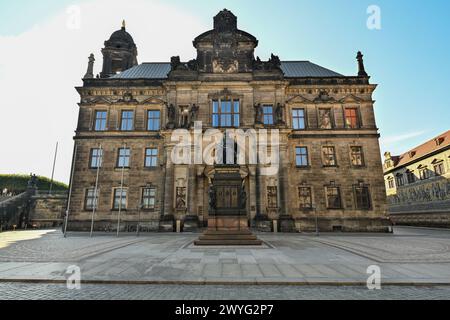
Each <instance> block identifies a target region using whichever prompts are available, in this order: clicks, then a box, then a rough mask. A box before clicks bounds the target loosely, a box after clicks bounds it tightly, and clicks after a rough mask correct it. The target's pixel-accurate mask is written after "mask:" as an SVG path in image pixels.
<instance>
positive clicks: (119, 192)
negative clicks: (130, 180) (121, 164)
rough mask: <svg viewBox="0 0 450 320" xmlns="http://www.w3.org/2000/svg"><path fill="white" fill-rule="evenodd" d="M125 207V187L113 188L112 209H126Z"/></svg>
mask: <svg viewBox="0 0 450 320" xmlns="http://www.w3.org/2000/svg"><path fill="white" fill-rule="evenodd" d="M126 208H127V189H124V188H122V189H121V188H117V189H114V204H113V209H114V210H119V209H121V210H122V209H124V210H125V209H126Z"/></svg>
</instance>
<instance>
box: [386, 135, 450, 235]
mask: <svg viewBox="0 0 450 320" xmlns="http://www.w3.org/2000/svg"><path fill="white" fill-rule="evenodd" d="M384 179H385V183H386V189H387V195H388V201H389V202H388V203H389V212H390V215H391V218H392V220H393V221H394V222H395V223H397V224H403V225H413V226H429V227H450V131H447V132H445V133H443V134H441V135H439V136H438V137H436V138H434V139H431V140H429V141H427V142H425V143H424V144H422V145H420V146H417V147H416V148H414V149H411V150H409V151H408V152H405V153H404V154H402V155H400V156H393V155H391V153H389V152H387V153H386V154H385V162H384Z"/></svg>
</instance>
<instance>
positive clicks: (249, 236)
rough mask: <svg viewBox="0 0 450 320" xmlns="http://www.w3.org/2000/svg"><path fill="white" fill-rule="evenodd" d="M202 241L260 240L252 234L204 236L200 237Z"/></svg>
mask: <svg viewBox="0 0 450 320" xmlns="http://www.w3.org/2000/svg"><path fill="white" fill-rule="evenodd" d="M199 239H200V240H257V239H258V238H257V237H256V236H255V235H252V234H221V235H213V234H204V235H202V236H200V237H199Z"/></svg>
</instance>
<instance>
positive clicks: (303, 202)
mask: <svg viewBox="0 0 450 320" xmlns="http://www.w3.org/2000/svg"><path fill="white" fill-rule="evenodd" d="M298 197H299V202H300V210H309V209H312V192H311V188H310V187H300V188H298Z"/></svg>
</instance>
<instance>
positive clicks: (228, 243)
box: [194, 239, 263, 246]
mask: <svg viewBox="0 0 450 320" xmlns="http://www.w3.org/2000/svg"><path fill="white" fill-rule="evenodd" d="M194 244H195V245H196V246H260V245H262V244H263V242H262V241H261V240H236V239H235V240H223V239H222V240H196V241H194Z"/></svg>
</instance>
